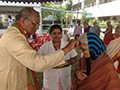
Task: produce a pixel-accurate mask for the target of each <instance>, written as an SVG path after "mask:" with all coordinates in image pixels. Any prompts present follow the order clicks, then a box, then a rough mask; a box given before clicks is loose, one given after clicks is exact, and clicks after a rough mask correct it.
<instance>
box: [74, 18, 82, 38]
mask: <svg viewBox="0 0 120 90" xmlns="http://www.w3.org/2000/svg"><path fill="white" fill-rule="evenodd" d="M77 23H78V24H77V25H76V26H75V29H74V37H75V39H77V38H79V36H80V34H82V26H81V25H80V23H81V21H80V20H78V22H77Z"/></svg>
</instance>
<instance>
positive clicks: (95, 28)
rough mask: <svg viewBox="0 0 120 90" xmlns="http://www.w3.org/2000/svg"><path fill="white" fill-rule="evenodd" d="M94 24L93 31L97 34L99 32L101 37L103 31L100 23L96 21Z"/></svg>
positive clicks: (98, 34)
mask: <svg viewBox="0 0 120 90" xmlns="http://www.w3.org/2000/svg"><path fill="white" fill-rule="evenodd" d="M93 25H94V26H93V32H94V33H95V34H97V36H98V37H100V32H101V30H100V27H99V25H98V24H97V22H96V21H94V22H93Z"/></svg>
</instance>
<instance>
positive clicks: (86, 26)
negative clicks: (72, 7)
mask: <svg viewBox="0 0 120 90" xmlns="http://www.w3.org/2000/svg"><path fill="white" fill-rule="evenodd" d="M83 26H84V33H86V32H93V28H92V27H91V26H90V25H89V24H88V21H87V20H84V21H83Z"/></svg>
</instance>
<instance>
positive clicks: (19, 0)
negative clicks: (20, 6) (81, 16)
mask: <svg viewBox="0 0 120 90" xmlns="http://www.w3.org/2000/svg"><path fill="white" fill-rule="evenodd" d="M2 1H3V2H4V1H6V2H15V3H16V2H19V3H21V2H23V3H25V2H28V3H31V2H32V3H34V2H36V3H39V2H40V3H43V2H51V1H52V2H54V1H56V2H57V1H63V0H2Z"/></svg>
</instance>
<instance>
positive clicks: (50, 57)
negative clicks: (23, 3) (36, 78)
mask: <svg viewBox="0 0 120 90" xmlns="http://www.w3.org/2000/svg"><path fill="white" fill-rule="evenodd" d="M39 23H40V16H39V13H38V12H36V11H35V10H34V9H33V8H30V7H25V8H23V9H22V10H21V11H20V12H19V13H18V14H17V15H16V22H15V23H14V24H13V25H11V26H8V28H7V30H6V32H5V33H4V35H3V36H2V38H1V39H0V90H30V88H28V87H29V84H28V80H27V79H28V72H27V70H28V69H27V68H29V69H31V70H34V71H37V72H42V71H44V70H47V69H50V68H53V67H55V66H56V65H59V64H63V63H65V59H64V55H65V54H66V53H67V52H69V51H70V50H72V49H73V48H75V47H76V46H78V44H79V42H78V41H76V40H71V41H70V42H69V43H68V45H67V46H66V47H65V48H63V49H62V50H59V51H55V52H53V53H49V54H47V55H39V54H38V53H37V52H36V51H35V50H33V49H32V48H31V46H30V45H29V43H28V41H27V35H34V34H35V32H36V30H37V29H39Z"/></svg>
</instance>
